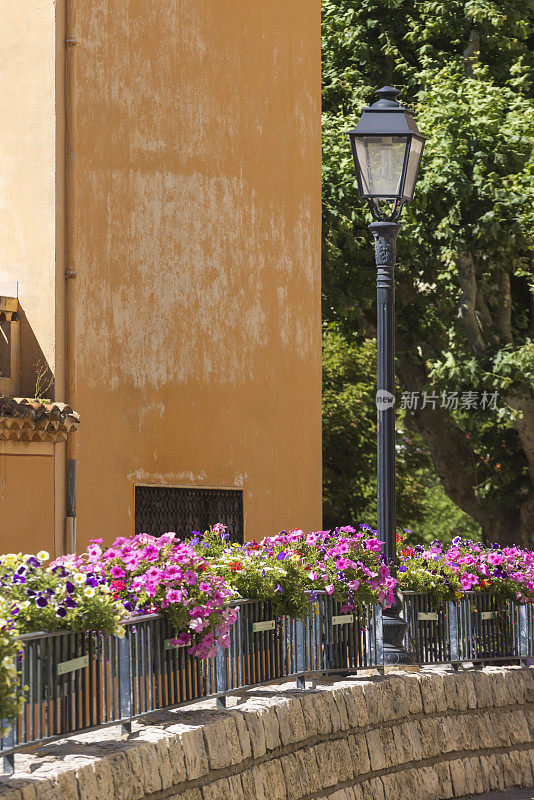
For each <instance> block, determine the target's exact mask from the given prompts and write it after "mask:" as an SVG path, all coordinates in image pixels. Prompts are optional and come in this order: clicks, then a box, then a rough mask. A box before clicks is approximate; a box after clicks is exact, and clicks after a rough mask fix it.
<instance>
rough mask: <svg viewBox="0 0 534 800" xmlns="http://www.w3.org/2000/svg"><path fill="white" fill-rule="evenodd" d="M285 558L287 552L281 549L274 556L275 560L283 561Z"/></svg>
mask: <svg viewBox="0 0 534 800" xmlns="http://www.w3.org/2000/svg"><path fill="white" fill-rule="evenodd" d="M286 558H287V553H285V552H284V551H283V550H282V551H281V552H280V553H278V555H277V556H276V560H277V561H285V559H286Z"/></svg>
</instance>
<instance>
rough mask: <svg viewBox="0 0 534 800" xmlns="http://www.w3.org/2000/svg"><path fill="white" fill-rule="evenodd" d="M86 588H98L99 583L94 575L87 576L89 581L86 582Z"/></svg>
mask: <svg viewBox="0 0 534 800" xmlns="http://www.w3.org/2000/svg"><path fill="white" fill-rule="evenodd" d="M85 585H86V586H92V587H93V589H95V588H96V587H97V586H98V581H97V579H96V578H94V577H93V576H92V575H88V576H87V580H86V581H85Z"/></svg>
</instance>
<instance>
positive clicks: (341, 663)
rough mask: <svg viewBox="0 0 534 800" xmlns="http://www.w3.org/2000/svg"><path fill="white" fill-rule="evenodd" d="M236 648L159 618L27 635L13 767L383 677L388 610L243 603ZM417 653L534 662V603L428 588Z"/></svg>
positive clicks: (418, 596)
mask: <svg viewBox="0 0 534 800" xmlns="http://www.w3.org/2000/svg"><path fill="white" fill-rule="evenodd" d="M236 606H237V607H238V610H239V614H238V619H237V621H236V623H235V624H234V626H233V628H232V630H231V632H230V647H229V648H228V649H225V650H223V649H219V650H218V652H217V656H216V657H215V658H213V659H203V660H201V659H198V658H196V657H195V656H190V655H189V654H188V652H187V648H185V647H176V646H175V640H174V636H175V633H176V631H174V630H173V629H172V628H171V627H170V625H169V623H168V622H167V620H166V619H165V618H164V617H163V616H159V615H154V614H151V615H146V616H143V617H136V618H134V619H131V620H129V621H128V622H127V623H126V635H125V637H124V638H123V639H119V638H117V637H115V636H107V635H99V634H87V635H84V634H77V633H71V632H65V631H60V632H54V633H32V634H26V635H23V636H21V637H20V643H21V650H20V680H21V685H22V686H24V687H25V689H24V702H23V707H22V711H21V714H20V716H19V718H18V720H17V721H16V722H15V724H14V725H13V726H12V727H11V730H10V732H9V734H7V735H6V736H5V737H4V738H3V739H0V748H1V751H2V755H3V757H4V770H5V771H6V772H11V771H13V768H14V754H15V753H16V752H17V751H20V750H23V749H24V748H26V747H28V746H30V745H34V744H37V743H45V742H50V741H53V740H54V739H58V738H63V737H65V736H67V735H69V734H72V733H75V732H81V731H87V730H90V729H92V728H96V727H101V726H106V725H112V724H119V723H120V724H121V725H122V726H123V728H124V730H126V731H128V730H129V729H130V727H131V722H132V720H134V719H136V718H138V717H140V716H143V715H144V714H146V713H148V712H151V711H156V710H158V709H164V708H176V707H178V706H181V705H185V704H190V703H193V702H195V701H197V700H205V699H207V698H213V699H216V701H217V703H218V704H219V705H221V706H224V705H225V703H226V697H227V695H229V694H232V693H237V692H240V691H242V690H243V689H246V688H247V687H250V686H257V685H261V684H265V683H272V682H274V681H278V680H280V679H295V680H296V682H297V685H298V686H299V687H300V688H305V679H306V678H313V677H314V676H317V675H328V674H332V673H335V674H343V673H347V674H349V673H354V672H357V671H358V670H362V669H369V668H377V669H379V670H383V668H384V657H383V638H382V609H381V607H380V606H363V607H362V608H360V609H359V610H358V611H356V612H354V613H343V612H342V610H341V606H340V604H339V603H337V602H336V601H334V600H332V598H331V597H329V596H328V595H325V594H321V595H319V596H318V598H317V601H316V602H315V603H314V606H313V612H312V613H311V614H310V616H309V617H308V618H307V619H304V620H302V619H300V620H299V619H291V618H290V617H286V616H282V617H276V616H275V615H274V614H273V611H272V607H271V604H270V603H263V602H257V601H253V600H243V601H239V602H238V603H236ZM404 615H405V619H406V621H407V623H408V632H407V640H406V646H407V648H408V650H409V651H410V652H411V653H412V656H413V658H414V662H415V663H417V664H421V665H427V664H441V663H451V664H453V665H454V666H458V665H459V664H461V663H462V662H488V661H492V662H505V661H512V662H517V663H520V662H525V661H526V659H528V658H534V604H533V603H525V604H519V603H513V602H508V603H505V604H504V605H503V604H500V605H499V604H498V603H497V602H496V600H495V598H494V597H492V596H490V595H485V594H476V593H472V594H469V595H467V596H465V597H464V598H462V599H460V600H458V601H454V602H444V603H441V604H440V603H436V602H435V601H433V600H431V599H430V598H429V596H428V595H426V594H423V593H412V592H406V593H405V594H404Z"/></svg>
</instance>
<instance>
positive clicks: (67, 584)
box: [65, 581, 76, 594]
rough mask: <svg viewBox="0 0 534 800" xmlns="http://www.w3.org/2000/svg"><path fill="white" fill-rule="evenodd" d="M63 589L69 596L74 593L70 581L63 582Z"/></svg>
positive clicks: (73, 587) (74, 589)
mask: <svg viewBox="0 0 534 800" xmlns="http://www.w3.org/2000/svg"><path fill="white" fill-rule="evenodd" d="M65 589H66V590H67V592H68V593H69V594H72V593H73V592H75V591H76V587H75V585H74V584H73V583H71V582H70V581H65Z"/></svg>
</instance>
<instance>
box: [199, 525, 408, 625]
mask: <svg viewBox="0 0 534 800" xmlns="http://www.w3.org/2000/svg"><path fill="white" fill-rule="evenodd" d="M374 533H375V532H374V531H371V529H370V528H369V527H368V526H365V525H362V526H360V530H358V531H356V530H355V529H354V528H352V527H351V526H345V527H341V528H336V529H335V530H334V531H317V532H312V533H305V532H304V531H302V530H290V531H287V532H286V531H283V532H282V533H280V534H278V535H277V536H271V537H267V538H265V539H263V540H262V541H261V542H257V541H256V540H254V539H252V540H251V541H248V542H246V543H245V544H244V545H238V544H232V545H229V544H227V542H226V539H225V536H226V534H225V533H224V531H222V530H221V528H220V527H219V526H215V527H214V529H213V530H212V531H211V532H207V533H205V534H204V535H203V536H200V537H198V538H197V539H196V540H195V547H196V549H197V550H199V551H200V552H202V553H204V554H206V557H207V558H209V559H210V561H211V563H212V565H213V569H214V570H215V571H216V572H217V574H219V575H221V576H222V577H224V579H225V580H226V581H227V583H228V584H229V585H230V586H232V587H233V588H234V589H235V591H236V592H238V593H239V595H240V596H241V597H246V598H249V599H253V600H269V601H271V602H272V603H273V608H274V611H275V613H276V614H287V615H289V616H292V617H304V616H307V615H308V614H309V613H310V602H311V601H313V598H314V594H315V593H316V592H318V591H326V593H327V594H328V595H331V596H332V597H333V598H334V599H335V600H338V601H340V602H341V603H342V604H343V611H349V610H351V609H354V608H355V607H356V606H358V605H361V604H363V603H374V602H380V603H382V604H383V605H385V606H387V605H391V603H392V602H393V598H394V595H393V592H394V589H395V586H396V583H397V582H396V580H395V578H393V576H392V574H391V569H390V567H389V566H388V565H387V564H385V563H384V560H383V558H382V543H381V542H380V541H379V540H378V539H377V538H376V536H375V535H374Z"/></svg>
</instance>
